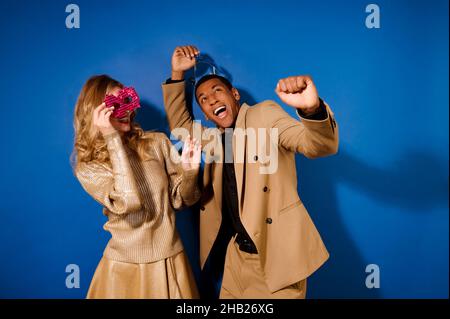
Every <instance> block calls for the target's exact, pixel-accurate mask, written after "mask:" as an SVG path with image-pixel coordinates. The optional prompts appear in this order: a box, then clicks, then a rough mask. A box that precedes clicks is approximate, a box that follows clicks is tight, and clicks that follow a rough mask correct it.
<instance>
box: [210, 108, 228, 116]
mask: <svg viewBox="0 0 450 319" xmlns="http://www.w3.org/2000/svg"><path fill="white" fill-rule="evenodd" d="M213 113H214V115H215V116H217V117H219V118H223V117H225V116H226V115H227V108H226V107H225V105H221V106H219V107H218V108H216V109H215V110H214V112H213Z"/></svg>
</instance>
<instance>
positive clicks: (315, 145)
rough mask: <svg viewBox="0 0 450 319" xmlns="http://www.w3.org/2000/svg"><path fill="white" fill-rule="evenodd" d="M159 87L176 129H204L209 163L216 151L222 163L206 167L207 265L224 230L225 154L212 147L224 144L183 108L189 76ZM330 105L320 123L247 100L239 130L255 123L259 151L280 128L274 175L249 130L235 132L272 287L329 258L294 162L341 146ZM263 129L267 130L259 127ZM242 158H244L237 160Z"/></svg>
mask: <svg viewBox="0 0 450 319" xmlns="http://www.w3.org/2000/svg"><path fill="white" fill-rule="evenodd" d="M162 87H163V96H164V105H165V109H166V112H167V117H168V121H169V126H170V128H171V130H173V129H174V128H179V127H182V128H184V129H186V130H189V131H190V132H191V134H192V135H193V136H194V137H195V135H197V137H198V134H197V133H198V132H199V131H200V132H201V133H202V144H203V147H204V151H205V161H206V162H207V161H208V159H211V157H214V156H216V157H217V158H218V159H219V163H217V162H212V163H206V164H205V167H204V174H203V195H202V198H201V211H200V263H201V267H203V266H204V264H205V262H206V259H207V258H208V255H209V253H210V250H211V248H212V246H213V243H214V241H215V239H216V237H217V234H218V232H219V228H220V224H221V218H222V215H221V208H222V166H223V165H222V164H221V163H220V161H221V160H222V159H223V154H221V153H222V152H220V151H219V152H218V151H217V150H221V149H222V148H221V147H218V148H216V149H215V150H214V149H213V148H211V147H208V145H209V146H211V144H214V143H216V144H217V143H221V139H220V137H219V134H220V132H217V134H216V135H215V136H214V134H205V132H209V133H211V131H212V130H211V129H209V130H208V129H207V128H205V127H203V126H199V125H198V124H195V123H194V121H193V119H192V117H191V115H190V113H189V111H188V109H187V107H186V100H185V84H184V82H177V83H171V84H163V86H162ZM326 108H327V112H328V117H327V118H326V119H325V120H321V121H314V120H307V119H303V118H302V119H301V121H298V120H296V119H293V118H292V117H291V116H289V114H287V113H286V112H285V111H284V110H283V109H282V108H281V107H280V106H279V105H278V104H277V103H275V102H273V101H264V102H262V103H258V104H256V105H254V106H248V105H247V104H243V105H242V106H241V108H240V111H239V114H238V118H237V121H236V125H235V132H237V131H239V129H247V128H251V129H252V128H253V129H256V132H257V134H256V139H257V140H258V141H259V140H262V139H264V138H265V141H266V143H263V146H262V149H263V151H266V152H267V154H268V153H269V148H270V147H271V146H270V143H269V141H270V138H269V131H268V129H271V128H272V129H274V128H275V129H277V130H278V138H277V140H276V146H278V147H277V161H278V166H277V169H276V170H275V171H274V172H272V173H271V174H262V173H261V168H262V167H263V166H265V167H267V164H266V165H265V164H263V163H261V161H260V160H259V159H260V158H262V157H263V156H261V154H262V153H258V152H257V151H255V147H254V145H250V144H249V140H250V139H249V137H248V136H244V137H242V136H237V135H236V133H235V135H234V137H233V152H234V154H233V156H234V161H235V162H234V167H235V171H236V183H237V188H238V200H239V212H240V216H241V220H242V223H243V225H244V226H245V229H246V230H247V232H248V234H249V235H250V237H251V238H252V240H253V241H254V243H255V245H256V247H257V249H258V253H259V256H260V260H261V267H262V269H263V270H264V272H265V275H266V282H267V285H268V287H269V289H270V290H271V291H272V292H274V291H277V290H279V289H282V288H284V287H287V286H289V285H292V284H294V283H297V282H299V281H301V280H303V279H305V278H306V277H308V276H310V275H311V274H312V273H313V272H314V271H316V270H317V269H318V268H319V267H320V266H321V265H322V264H323V263H324V262H325V261H326V260H327V259H328V257H329V254H328V252H327V250H326V248H325V245H324V244H323V242H322V239H321V237H320V235H319V233H318V231H317V229H316V227H315V226H314V224H313V222H312V220H311V218H310V216H309V214H308V212H307V210H306V208H305V206H304V205H303V203H302V201H301V199H300V197H299V195H298V193H297V174H296V166H295V153H302V154H304V155H305V156H306V157H308V158H317V157H323V156H327V155H332V154H335V153H336V152H337V150H338V144H339V142H338V127H337V124H336V121H335V119H334V114H333V112H332V111H331V109H330V107H329V106H328V105H326ZM196 125H197V126H196ZM196 128H199V130H198V131H197V130H196ZM258 128H261V129H262V130H261V131H260V132H259V131H258V130H257V129H258ZM264 129H266V130H264ZM215 130H216V131H217V129H215ZM208 135H209V137H208ZM211 135H213V136H214V137H213V138H212V137H211ZM253 140H254V139H252V142H253ZM262 141H264V140H262ZM208 143H209V144H208ZM260 144H261V143H260ZM256 149H258V147H256ZM258 154H259V155H258ZM242 158H243V159H244V161H238V160H237V159H242Z"/></svg>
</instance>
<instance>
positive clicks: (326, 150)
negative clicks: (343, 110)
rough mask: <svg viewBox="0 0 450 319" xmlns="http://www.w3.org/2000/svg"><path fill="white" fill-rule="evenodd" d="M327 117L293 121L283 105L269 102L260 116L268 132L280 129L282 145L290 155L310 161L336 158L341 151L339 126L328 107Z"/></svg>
mask: <svg viewBox="0 0 450 319" xmlns="http://www.w3.org/2000/svg"><path fill="white" fill-rule="evenodd" d="M324 104H325V107H326V111H327V116H326V118H325V119H323V120H310V119H306V118H302V117H300V116H299V117H300V119H301V121H299V120H296V119H294V118H292V117H291V116H290V115H289V114H288V113H287V112H286V111H284V110H283V109H282V108H281V106H280V105H278V104H277V103H275V102H273V101H266V102H264V103H263V104H262V105H261V112H264V113H263V115H262V116H263V118H264V119H265V121H266V125H267V127H269V128H277V129H278V134H279V136H278V137H279V142H278V143H279V145H280V146H281V147H283V148H285V149H287V150H289V151H292V152H297V153H302V154H304V155H305V156H306V157H307V158H318V157H324V156H328V155H333V154H336V153H337V151H338V147H339V133H338V126H337V124H336V121H335V119H334V114H333V112H332V111H331V109H330V107H329V106H328V105H327V104H326V103H324Z"/></svg>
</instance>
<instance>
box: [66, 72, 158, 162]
mask: <svg viewBox="0 0 450 319" xmlns="http://www.w3.org/2000/svg"><path fill="white" fill-rule="evenodd" d="M117 87H119V88H123V87H124V86H123V84H122V83H120V82H118V81H116V80H114V79H112V78H111V77H109V76H108V75H96V76H93V77H91V78H89V79H88V80H87V81H86V83H85V84H84V86H83V88H82V89H81V92H80V95H79V96H78V100H77V103H76V105H75V114H74V121H73V126H74V129H75V142H74V149H73V152H72V155H71V162H72V166H73V168H76V166H77V165H78V164H79V163H82V162H90V161H98V162H100V163H105V162H109V154H108V149H107V147H106V142H105V140H104V138H103V136H102V134H101V132H100V131H99V130H98V129H97V128H96V127H94V125H93V112H94V109H95V108H96V107H97V106H99V105H100V104H101V103H102V102H103V100H104V98H105V95H106V94H107V93H108V92H110V91H111V90H113V89H114V88H117ZM133 119H134V116H133V117H132V118H131V123H130V126H131V129H130V131H128V132H126V133H125V135H124V143H126V145H127V146H128V147H129V148H131V149H132V150H134V151H136V152H137V154H138V155H139V157H140V158H142V159H145V158H146V153H147V152H146V149H145V145H148V143H145V141H144V140H145V139H148V138H149V137H150V135H149V134H146V133H145V132H144V131H143V130H142V128H141V127H140V126H139V124H137V123H135V122H134V121H133Z"/></svg>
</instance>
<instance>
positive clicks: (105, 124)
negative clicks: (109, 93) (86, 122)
mask: <svg viewBox="0 0 450 319" xmlns="http://www.w3.org/2000/svg"><path fill="white" fill-rule="evenodd" d="M113 111H114V107H113V106H111V107H109V108H108V107H106V104H105V103H102V104H100V105H99V106H97V107H96V108H95V109H94V114H93V124H94V126H95V127H96V128H97V129H98V130H99V131H100V132H101V133H102V134H103V136H105V135H108V134H111V133H114V132H115V131H116V129H115V128H114V127H113V126H112V124H111V121H110V119H109V118H110V117H111V114H112V112H113Z"/></svg>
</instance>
